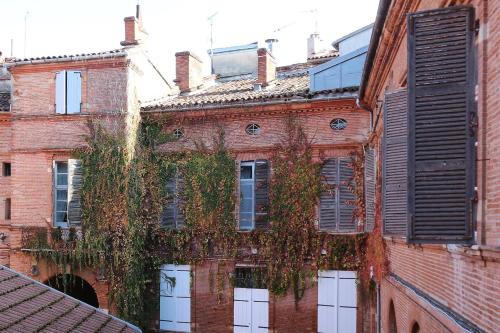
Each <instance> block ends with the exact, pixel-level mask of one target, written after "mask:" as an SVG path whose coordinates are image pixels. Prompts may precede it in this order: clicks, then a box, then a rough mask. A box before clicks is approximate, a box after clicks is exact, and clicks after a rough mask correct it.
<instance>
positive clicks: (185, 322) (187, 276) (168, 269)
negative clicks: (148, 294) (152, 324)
mask: <svg viewBox="0 0 500 333" xmlns="http://www.w3.org/2000/svg"><path fill="white" fill-rule="evenodd" d="M160 330H165V331H169V332H191V267H190V266H189V265H163V266H162V267H161V270H160Z"/></svg>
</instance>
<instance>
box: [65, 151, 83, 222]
mask: <svg viewBox="0 0 500 333" xmlns="http://www.w3.org/2000/svg"><path fill="white" fill-rule="evenodd" d="M82 186H83V172H82V162H81V161H80V160H74V159H69V160H68V222H69V226H70V227H78V226H80V225H81V224H82V199H81V192H82Z"/></svg>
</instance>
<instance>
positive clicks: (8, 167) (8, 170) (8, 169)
mask: <svg viewBox="0 0 500 333" xmlns="http://www.w3.org/2000/svg"><path fill="white" fill-rule="evenodd" d="M10 176H12V163H10V162H3V163H2V177H10Z"/></svg>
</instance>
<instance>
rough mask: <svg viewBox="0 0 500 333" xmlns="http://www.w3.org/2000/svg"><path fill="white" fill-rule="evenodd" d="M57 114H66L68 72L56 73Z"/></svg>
mask: <svg viewBox="0 0 500 333" xmlns="http://www.w3.org/2000/svg"><path fill="white" fill-rule="evenodd" d="M56 113H59V114H65V113H66V71H61V72H57V73H56Z"/></svg>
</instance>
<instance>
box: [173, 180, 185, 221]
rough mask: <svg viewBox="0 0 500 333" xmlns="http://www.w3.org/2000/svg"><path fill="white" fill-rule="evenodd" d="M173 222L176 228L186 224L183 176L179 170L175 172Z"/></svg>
mask: <svg viewBox="0 0 500 333" xmlns="http://www.w3.org/2000/svg"><path fill="white" fill-rule="evenodd" d="M175 185H176V186H175V223H176V224H177V228H183V227H184V226H185V225H186V219H185V217H184V177H183V176H182V173H180V172H179V171H178V172H177V174H176V184H175Z"/></svg>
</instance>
